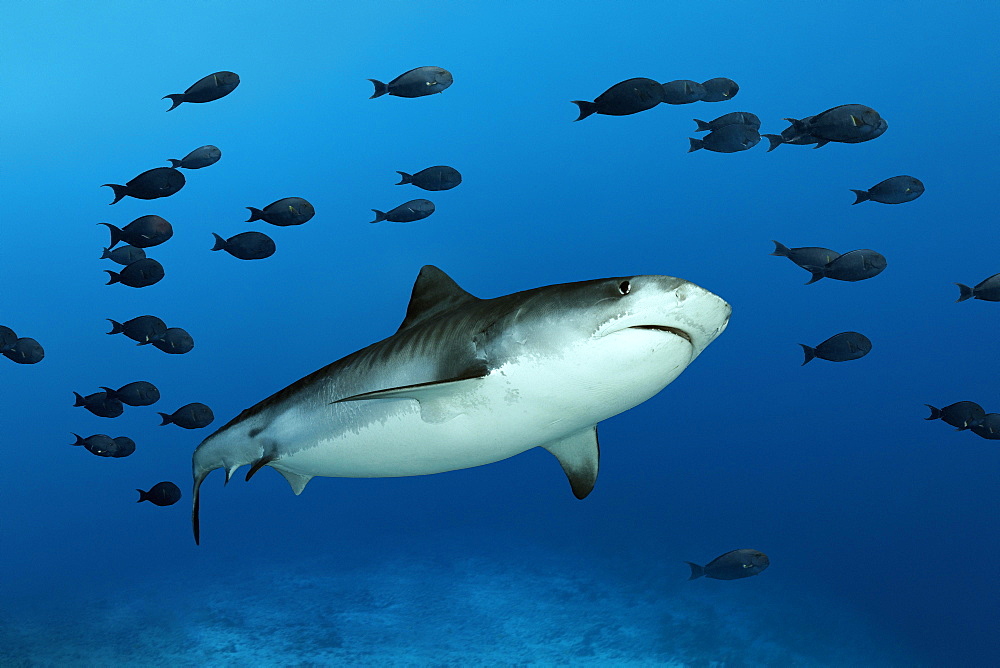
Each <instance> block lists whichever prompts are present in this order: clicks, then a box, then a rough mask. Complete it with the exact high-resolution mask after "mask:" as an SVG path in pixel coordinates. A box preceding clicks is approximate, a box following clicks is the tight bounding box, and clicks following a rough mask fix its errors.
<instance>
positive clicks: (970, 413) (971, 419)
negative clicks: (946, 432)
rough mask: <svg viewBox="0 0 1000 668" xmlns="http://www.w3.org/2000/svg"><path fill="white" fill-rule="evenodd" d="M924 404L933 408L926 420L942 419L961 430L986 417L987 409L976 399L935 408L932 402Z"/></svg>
mask: <svg viewBox="0 0 1000 668" xmlns="http://www.w3.org/2000/svg"><path fill="white" fill-rule="evenodd" d="M924 406H927V408H929V409H931V414H930V415H929V416H927V417H925V418H924V419H925V420H942V421H943V422H945V423H946V424H950V425H951V426H952V427H955V429H957V430H959V431H962V430H965V429H968V428H970V427H972V426H973V425H975V424H979V423H980V422H982V420H983V418H984V417H986V411H984V410H983V407H982V406H980V405H979V404H977V403H976V402H975V401H959V402H957V403H954V404H951V405H950V406H945V407H944V408H935V407H934V406H931V405H930V404H924Z"/></svg>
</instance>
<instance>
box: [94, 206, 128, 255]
mask: <svg viewBox="0 0 1000 668" xmlns="http://www.w3.org/2000/svg"><path fill="white" fill-rule="evenodd" d="M117 201H118V200H115V202H117ZM112 204H114V202H112ZM98 225H105V226H107V228H108V232H111V243H110V244H108V248H107V250H111V249H112V248H114V247H115V245H116V244H117V243H118V242H119V241H121V240H122V231H121V228H119V227H115V226H114V225H112V224H111V223H98Z"/></svg>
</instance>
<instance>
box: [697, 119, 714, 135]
mask: <svg viewBox="0 0 1000 668" xmlns="http://www.w3.org/2000/svg"><path fill="white" fill-rule="evenodd" d="M693 120H694V122H695V123H697V124H698V129H697V130H695V132H706V131H708V130H711V129H712V128H711V127H709V125H708V123H706V122H705V121H699V120H698V119H697V118H695V119H693Z"/></svg>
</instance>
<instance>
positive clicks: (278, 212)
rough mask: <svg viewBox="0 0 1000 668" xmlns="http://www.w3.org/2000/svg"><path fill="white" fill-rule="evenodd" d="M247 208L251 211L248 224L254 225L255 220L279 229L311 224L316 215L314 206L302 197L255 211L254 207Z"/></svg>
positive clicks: (290, 198) (278, 202)
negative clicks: (310, 221)
mask: <svg viewBox="0 0 1000 668" xmlns="http://www.w3.org/2000/svg"><path fill="white" fill-rule="evenodd" d="M247 208H248V209H250V218H249V219H248V220H247V222H248V223H252V222H253V221H255V220H263V221H264V222H265V223H271V224H272V225H277V226H278V227H288V226H290V225H301V224H303V223H306V222H309V220H310V219H311V218H312V217H313V216H315V215H316V209H314V208H313V205H312V204H310V203H309V202H308V201H307V200H305V199H302V198H301V197H286V198H284V199H279V200H278V201H277V202H271V203H270V204H268V205H267V206H265V207H264V208H263V209H255V208H254V207H252V206H248V207H247Z"/></svg>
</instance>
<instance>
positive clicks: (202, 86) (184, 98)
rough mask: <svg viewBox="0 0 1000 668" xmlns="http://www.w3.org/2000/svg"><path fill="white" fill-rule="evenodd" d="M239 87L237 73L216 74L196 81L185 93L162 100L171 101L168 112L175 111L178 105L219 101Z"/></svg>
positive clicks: (224, 72)
mask: <svg viewBox="0 0 1000 668" xmlns="http://www.w3.org/2000/svg"><path fill="white" fill-rule="evenodd" d="M239 85H240V75H238V74H236V72H227V71H222V72H214V73H212V74H209V75H208V76H206V77H202V78H201V79H198V80H197V81H195V82H194V83H193V84H191V85H190V86H188V89H187V90H186V91H184V92H183V93H173V94H172V95H164V96H163V97H162V98H160V99H161V100H167V99H169V100H170V102H171V106H170V109H167V111H173V110H174V109H176V108H177V106H178V105H180V104H182V103H184V102H195V103H201V102H212V101H213V100H218V99H219V98H222V97H225V96H227V95H229V94H230V93H232V92H233V91H234V90H236V87H237V86H239Z"/></svg>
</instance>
